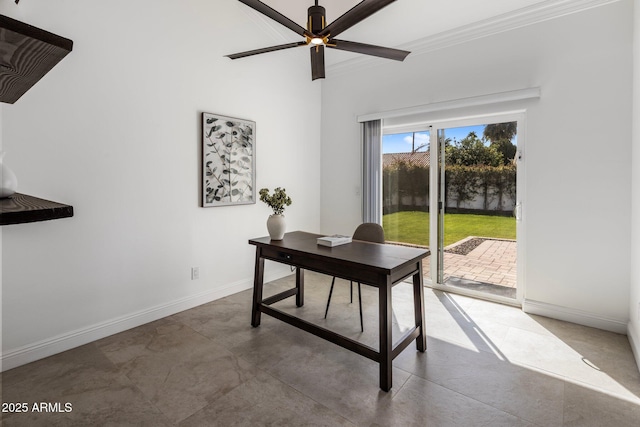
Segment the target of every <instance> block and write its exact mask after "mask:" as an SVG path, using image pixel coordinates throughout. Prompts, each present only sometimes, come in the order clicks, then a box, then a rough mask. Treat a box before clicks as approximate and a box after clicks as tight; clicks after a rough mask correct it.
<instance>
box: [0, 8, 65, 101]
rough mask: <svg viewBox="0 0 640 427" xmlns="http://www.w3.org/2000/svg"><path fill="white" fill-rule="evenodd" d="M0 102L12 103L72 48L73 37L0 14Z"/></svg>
mask: <svg viewBox="0 0 640 427" xmlns="http://www.w3.org/2000/svg"><path fill="white" fill-rule="evenodd" d="M0 46H2V50H1V51H0V53H1V55H0V102H6V103H8V104H13V103H14V102H16V101H17V100H18V98H20V97H21V96H22V95H23V94H24V93H25V92H26V91H27V90H29V88H31V87H32V86H33V85H34V84H36V82H37V81H38V80H40V79H41V78H42V77H43V76H44V75H45V74H47V73H48V72H49V70H51V69H52V68H53V67H54V66H55V65H56V64H57V63H58V62H60V61H61V60H62V58H64V57H65V56H66V55H67V54H68V53H69V52H71V50H72V49H73V41H72V40H69V39H67V38H65V37H61V36H58V35H56V34H53V33H50V32H48V31H45V30H42V29H40V28H36V27H34V26H32V25H29V24H25V23H24V22H20V21H16V20H15V19H12V18H9V17H8V16H4V15H0Z"/></svg>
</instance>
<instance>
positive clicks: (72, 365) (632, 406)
mask: <svg viewBox="0 0 640 427" xmlns="http://www.w3.org/2000/svg"><path fill="white" fill-rule="evenodd" d="M330 282H331V278H330V277H327V276H322V275H318V274H315V273H309V272H307V275H306V295H305V298H306V300H305V302H306V304H305V306H304V307H302V308H296V307H295V303H294V299H289V300H287V301H282V302H279V303H277V305H278V307H280V308H281V309H283V310H286V311H289V312H295V313H297V314H298V315H299V316H300V317H303V318H305V319H307V320H309V321H312V322H314V323H316V324H319V325H323V326H325V327H328V328H330V329H334V330H337V331H339V332H341V333H343V334H345V335H348V336H350V337H352V338H354V339H357V340H359V341H362V342H364V343H367V344H369V345H372V346H374V347H377V340H378V334H377V331H378V327H377V293H376V290H375V289H373V288H370V287H368V286H363V288H362V291H363V304H364V316H365V324H364V328H365V331H364V333H361V332H360V324H359V318H358V306H357V303H356V304H349V296H348V289H349V284H348V282H344V281H341V280H338V281H337V283H336V289H335V291H334V295H333V298H332V302H331V308H330V310H329V315H328V319H327V320H324V319H323V315H324V307H325V304H326V298H327V296H328V292H329V286H330ZM292 285H293V278H292V277H288V278H284V279H281V280H278V281H275V282H272V283H270V284H267V285H265V294H266V295H265V296H267V295H269V294H273V293H276V292H279V291H281V290H282V289H284V288H286V287H290V286H292ZM356 289H357V288H356ZM393 298H394V300H393V306H394V335H395V336H396V337H399V336H400V335H399V334H400V333H401V331H403V330H406V329H407V328H408V326H409V325H410V324H411V322H412V319H413V313H412V294H411V286H410V285H407V284H401V285H398V286H397V287H395V288H394V293H393ZM425 300H426V301H425V303H426V327H427V333H428V349H427V352H426V353H418V352H416V350H415V347H414V346H413V345H412V346H410V347H408V348H407V349H406V350H405V351H404V352H402V353H401V354H400V356H398V358H397V359H396V360H395V361H394V371H393V375H394V378H393V380H394V382H393V389H392V390H391V391H390V392H389V393H385V392H383V391H381V390H380V389H379V388H378V367H377V365H376V364H375V363H374V362H372V361H370V360H368V359H365V358H363V357H361V356H358V355H356V354H353V353H351V352H349V351H347V350H344V349H342V348H340V347H337V346H335V345H333V344H330V343H328V342H326V341H324V340H322V339H320V338H317V337H314V336H311V335H309V334H307V333H305V332H302V331H299V330H297V329H295V328H293V327H291V326H289V325H286V324H284V323H282V322H280V321H278V320H276V319H273V318H270V317H269V316H266V315H263V320H262V325H261V326H260V327H259V328H252V327H251V326H250V325H249V320H250V306H251V291H250V290H249V291H244V292H241V293H239V294H236V295H232V296H230V297H227V298H223V299H220V300H217V301H215V302H212V303H209V304H205V305H202V306H200V307H196V308H194V309H191V310H188V311H185V312H182V313H178V314H176V315H174V316H170V317H167V318H164V319H161V320H158V321H155V322H152V323H149V324H146V325H143V326H140V327H138V328H134V329H131V330H129V331H125V332H122V333H119V334H116V335H113V336H111V337H107V338H104V339H102V340H99V341H96V342H93V343H91V344H88V345H85V346H82V347H79V348H76V349H73V350H70V351H67V352H64V353H61V354H58V355H56V356H52V357H49V358H47V359H44V360H41V361H38V362H34V363H31V364H29V365H25V366H22V367H19V368H16V369H13V370H10V371H7V372H4V373H3V374H2V392H3V402H4V403H8V402H14V403H19V402H23V403H27V404H28V406H29V410H28V411H27V412H26V413H15V412H14V413H9V412H4V413H2V425H3V426H30V427H31V426H67V425H78V426H80V425H82V426H85V425H92V426H93V425H95V426H102V425H117V426H121V425H136V426H176V425H180V426H215V425H220V426H234V425H242V426H258V425H274V426H301V425H326V426H339V425H378V426H492V427H493V426H545V427H546V426H617V427H619V426H638V420H640V373H639V372H638V368H637V366H636V364H635V361H634V359H633V355H632V353H631V349H630V346H629V343H628V341H627V338H626V337H625V336H624V335H619V334H614V333H610V332H605V331H601V330H597V329H592V328H588V327H584V326H579V325H575V324H570V323H565V322H561V321H557V320H552V319H548V318H544V317H538V316H530V315H527V314H525V313H523V312H522V311H521V310H519V309H517V308H513V307H508V306H503V305H498V304H494V303H490V302H486V301H481V300H474V299H470V298H466V297H463V296H459V295H452V294H446V293H442V292H438V291H433V290H430V289H425ZM355 301H357V299H355ZM40 402H47V403H58V404H59V405H58V406H57V407H58V408H67V407H68V406H67V407H65V405H66V404H70V405H71V411H70V412H63V411H57V412H54V413H51V412H44V413H43V412H34V411H33V410H32V408H33V406H32V405H33V404H34V403H36V404H39V403H40ZM54 407H55V406H54ZM3 409H4V407H3Z"/></svg>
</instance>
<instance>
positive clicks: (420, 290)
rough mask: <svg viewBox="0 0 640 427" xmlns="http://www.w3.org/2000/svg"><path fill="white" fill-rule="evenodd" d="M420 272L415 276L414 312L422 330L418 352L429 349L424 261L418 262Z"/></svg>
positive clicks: (418, 341) (417, 324) (418, 339)
mask: <svg viewBox="0 0 640 427" xmlns="http://www.w3.org/2000/svg"><path fill="white" fill-rule="evenodd" d="M418 265H419V267H418V272H417V273H416V274H414V275H413V311H414V313H415V318H416V327H419V328H420V335H418V338H416V347H417V348H418V351H421V352H424V351H425V350H426V349H427V333H426V331H425V328H424V326H425V321H424V283H423V279H422V261H418Z"/></svg>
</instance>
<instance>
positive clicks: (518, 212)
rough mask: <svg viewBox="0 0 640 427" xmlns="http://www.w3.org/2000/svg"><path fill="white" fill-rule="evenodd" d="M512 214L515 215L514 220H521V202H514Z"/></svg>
mask: <svg viewBox="0 0 640 427" xmlns="http://www.w3.org/2000/svg"><path fill="white" fill-rule="evenodd" d="M513 216H514V217H516V221H522V203H520V202H518V203H516V206H515V207H514V208H513Z"/></svg>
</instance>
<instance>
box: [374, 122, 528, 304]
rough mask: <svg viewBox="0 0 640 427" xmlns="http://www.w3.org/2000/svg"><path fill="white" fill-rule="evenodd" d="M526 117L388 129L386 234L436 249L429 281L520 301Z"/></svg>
mask: <svg viewBox="0 0 640 427" xmlns="http://www.w3.org/2000/svg"><path fill="white" fill-rule="evenodd" d="M522 122H523V120H522V116H521V115H520V114H512V115H500V116H492V117H484V118H481V119H473V120H455V121H448V122H433V123H429V124H423V125H413V127H412V128H405V129H403V128H400V129H385V130H383V139H382V140H383V145H382V151H383V154H382V181H383V182H382V209H383V212H382V214H383V216H382V218H383V220H382V222H383V227H384V229H385V235H386V238H387V241H389V242H394V243H397V244H403V245H416V246H421V247H427V248H429V249H431V256H430V257H429V258H427V259H426V260H425V262H424V264H423V266H424V274H425V283H427V284H429V285H431V286H433V287H436V288H440V289H445V290H450V291H455V292H459V293H464V294H470V295H475V296H481V297H483V298H490V299H495V300H501V301H505V302H509V301H512V302H517V301H519V300H520V296H521V292H519V291H518V277H522V274H519V270H518V264H517V256H518V246H519V245H518V235H519V232H520V231H521V230H520V231H519V229H520V228H521V226H522V224H521V222H519V218H520V217H521V213H522V210H521V203H520V200H521V196H522V191H521V190H522V182H521V181H522V180H521V179H518V178H519V177H521V176H523V174H522V171H521V166H522V161H521V159H522V148H523V138H522V136H521V135H519V133H520V132H519V131H520V130H521V128H522ZM519 197H520V198H519ZM516 211H517V212H519V214H520V215H519V217H518V218H516V216H515V213H516Z"/></svg>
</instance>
